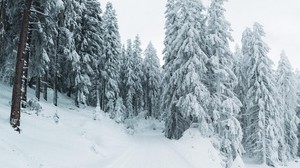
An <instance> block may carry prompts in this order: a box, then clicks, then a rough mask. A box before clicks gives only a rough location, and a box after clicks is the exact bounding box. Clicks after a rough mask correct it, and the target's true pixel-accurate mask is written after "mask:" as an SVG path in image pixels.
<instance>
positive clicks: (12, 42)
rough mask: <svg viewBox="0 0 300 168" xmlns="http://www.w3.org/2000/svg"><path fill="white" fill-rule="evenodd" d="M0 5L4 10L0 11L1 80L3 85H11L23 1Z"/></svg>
mask: <svg viewBox="0 0 300 168" xmlns="http://www.w3.org/2000/svg"><path fill="white" fill-rule="evenodd" d="M1 5H3V7H2V8H5V9H4V10H1V15H2V16H1V17H2V23H3V28H2V32H3V34H2V36H3V39H5V40H4V41H3V43H1V48H3V50H1V52H0V53H1V55H2V56H1V57H2V58H1V59H3V60H4V62H2V63H1V64H2V66H1V67H0V70H1V74H0V75H1V80H2V81H3V82H5V83H9V84H10V85H13V78H14V73H15V69H14V67H15V64H16V59H15V57H16V55H17V50H18V49H17V48H18V42H19V35H20V31H21V23H22V12H21V11H22V7H23V5H24V1H22V0H15V1H2V3H1Z"/></svg>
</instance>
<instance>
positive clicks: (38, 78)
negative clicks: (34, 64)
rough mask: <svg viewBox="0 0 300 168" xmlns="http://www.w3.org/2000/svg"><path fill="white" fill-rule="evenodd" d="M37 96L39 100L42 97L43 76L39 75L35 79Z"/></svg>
mask: <svg viewBox="0 0 300 168" xmlns="http://www.w3.org/2000/svg"><path fill="white" fill-rule="evenodd" d="M35 97H36V98H37V100H38V101H40V99H41V77H39V76H38V77H37V78H36V81H35Z"/></svg>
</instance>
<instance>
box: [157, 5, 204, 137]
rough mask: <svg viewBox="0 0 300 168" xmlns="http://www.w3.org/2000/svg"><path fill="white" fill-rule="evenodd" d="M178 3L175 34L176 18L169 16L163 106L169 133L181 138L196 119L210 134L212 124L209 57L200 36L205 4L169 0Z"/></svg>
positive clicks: (170, 10) (168, 13)
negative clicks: (207, 83)
mask: <svg viewBox="0 0 300 168" xmlns="http://www.w3.org/2000/svg"><path fill="white" fill-rule="evenodd" d="M175 3H178V4H175ZM174 5H180V8H179V9H180V10H178V11H177V12H178V13H177V16H176V17H178V18H180V20H179V22H177V23H179V24H180V26H179V25H178V28H179V29H178V30H174V32H176V33H175V36H174V34H169V32H170V30H171V29H172V28H171V27H172V26H174V25H173V23H174V22H170V20H168V19H167V23H166V40H165V45H166V47H165V54H166V56H165V59H166V62H165V65H164V73H165V74H164V75H165V77H164V78H165V79H167V80H164V83H163V85H165V87H164V88H163V90H164V91H163V100H162V103H163V105H162V107H163V110H164V111H165V112H166V114H167V115H166V116H167V118H166V127H165V136H166V137H168V138H172V139H179V138H180V137H181V136H182V134H183V132H184V131H185V130H186V129H188V128H189V127H190V124H191V123H192V122H198V123H200V128H201V129H202V130H201V132H202V133H203V134H204V135H207V134H208V133H207V132H208V127H209V124H208V123H207V121H208V114H207V110H206V109H207V108H206V105H207V104H208V103H207V101H208V100H209V95H210V94H209V92H208V90H207V88H206V87H205V85H204V84H203V83H202V80H203V77H204V74H205V73H206V67H205V64H206V62H207V60H208V58H207V55H206V54H205V53H204V52H203V50H202V49H201V46H202V45H203V44H204V41H203V39H204V38H203V37H201V36H199V35H200V34H201V30H203V23H202V21H203V18H204V15H203V14H202V12H203V10H204V7H203V5H202V4H201V2H200V1H198V0H181V1H178V2H175V1H169V2H168V6H174ZM176 9H178V8H175V10H176ZM173 10H174V9H173ZM173 10H172V9H170V8H168V9H167V12H166V16H167V17H169V16H170V15H173V14H174V15H176V13H173V12H174V11H173ZM171 13H172V14H171ZM171 17H172V16H171ZM169 19H170V18H169ZM175 24H176V23H175ZM169 35H170V36H172V37H169ZM169 39H174V41H171V40H169ZM171 50H172V51H171ZM166 76H167V77H166ZM165 82H168V83H165Z"/></svg>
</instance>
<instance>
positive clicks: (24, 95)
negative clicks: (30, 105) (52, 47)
mask: <svg viewBox="0 0 300 168" xmlns="http://www.w3.org/2000/svg"><path fill="white" fill-rule="evenodd" d="M28 26H29V29H30V28H32V26H30V25H28ZM31 34H32V30H29V31H28V37H27V38H28V40H27V43H28V45H30V42H31ZM25 50H26V53H25V54H24V60H23V66H24V67H23V83H22V107H23V108H26V103H27V86H28V67H29V58H30V48H28V47H27V48H25Z"/></svg>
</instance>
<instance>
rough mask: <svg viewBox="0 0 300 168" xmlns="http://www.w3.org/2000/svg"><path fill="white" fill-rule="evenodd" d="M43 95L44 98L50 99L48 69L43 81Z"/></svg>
mask: <svg viewBox="0 0 300 168" xmlns="http://www.w3.org/2000/svg"><path fill="white" fill-rule="evenodd" d="M43 96H44V99H45V100H46V101H47V100H48V72H47V71H46V73H45V76H44V81H43Z"/></svg>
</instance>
